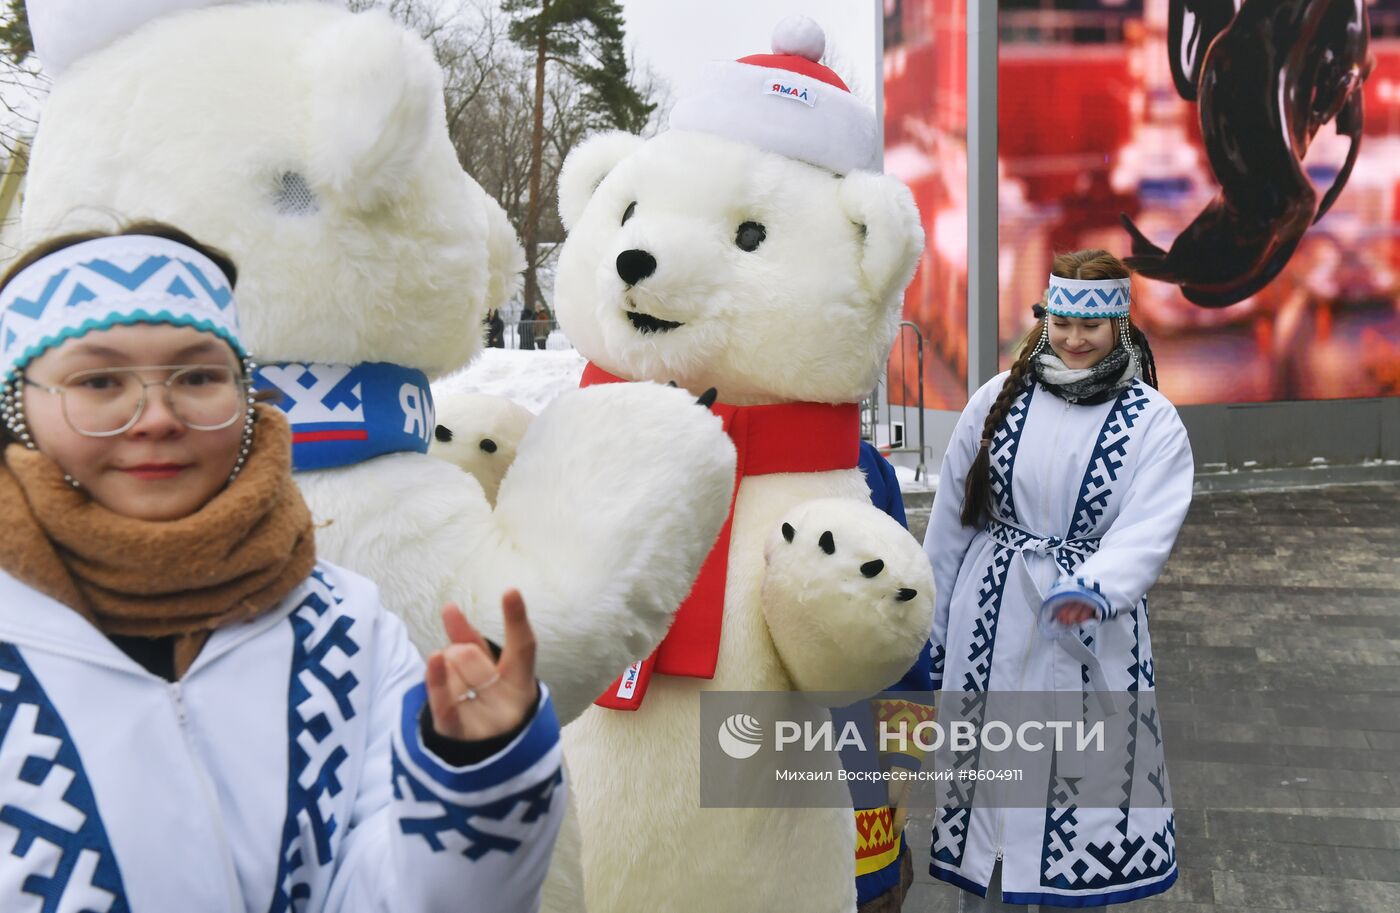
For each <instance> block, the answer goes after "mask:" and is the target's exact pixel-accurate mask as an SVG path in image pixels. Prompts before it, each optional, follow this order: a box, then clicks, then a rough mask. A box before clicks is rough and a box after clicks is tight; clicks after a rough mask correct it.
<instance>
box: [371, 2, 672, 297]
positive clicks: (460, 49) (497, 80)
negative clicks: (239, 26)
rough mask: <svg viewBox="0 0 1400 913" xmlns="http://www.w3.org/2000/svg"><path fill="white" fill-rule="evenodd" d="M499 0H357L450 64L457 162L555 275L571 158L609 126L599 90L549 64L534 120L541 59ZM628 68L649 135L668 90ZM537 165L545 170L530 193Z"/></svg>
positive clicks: (538, 265) (450, 124)
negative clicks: (517, 38) (561, 192)
mask: <svg viewBox="0 0 1400 913" xmlns="http://www.w3.org/2000/svg"><path fill="white" fill-rule="evenodd" d="M496 2H497V0H465V2H460V3H458V4H456V5H455V6H454V5H452V4H445V3H441V2H433V0H378V2H376V0H351V5H352V8H360V9H363V8H367V7H370V6H380V7H383V8H384V9H387V10H388V11H389V12H390V13H391V14H392V15H393V16H394V17H395V18H396V19H397V20H398V21H400V22H402V23H403V24H404V25H406V26H407V27H409V28H411V29H412V30H414V31H415V32H417V33H418V34H420V35H422V36H423V37H424V38H425V39H426V40H427V41H428V42H429V44H430V45H431V46H432V48H433V53H434V55H435V56H436V58H437V61H438V63H439V64H440V65H441V66H442V69H443V94H444V96H445V98H444V102H445V105H446V111H447V129H448V135H449V136H450V137H451V139H452V144H453V146H454V147H455V148H456V150H457V158H458V161H460V162H461V164H462V167H463V169H465V170H466V171H467V172H468V173H469V174H471V175H472V177H474V178H475V179H476V180H477V182H478V183H480V184H481V185H482V187H483V188H485V190H486V192H487V193H489V194H491V195H492V196H493V197H495V198H496V200H497V201H498V202H499V203H500V204H501V206H502V208H504V209H505V211H506V214H507V216H508V217H509V218H510V220H511V224H512V225H514V226H515V230H516V232H517V234H519V235H520V236H521V237H522V238H527V239H533V242H534V243H533V244H526V257H527V276H528V275H530V274H538V273H540V272H542V271H543V272H549V271H550V267H551V266H552V261H553V259H554V257H555V255H556V252H557V250H558V243H559V242H560V241H562V240H563V239H564V227H563V224H562V223H561V222H560V219H559V211H558V202H557V199H558V184H559V171H560V169H561V168H562V167H563V164H564V159H565V158H567V157H568V155H569V153H570V152H571V151H573V149H574V147H575V146H577V145H578V144H579V143H580V142H581V141H582V140H583V139H584V138H585V137H587V136H588V135H589V134H590V133H592V132H593V131H594V130H596V129H598V128H599V127H600V126H602V124H601V123H600V121H599V115H598V106H597V103H596V101H593V100H591V96H592V95H593V94H595V93H596V90H595V88H594V86H593V85H592V84H591V83H589V82H587V81H585V80H584V79H581V78H580V77H579V73H578V72H577V71H576V70H574V69H571V68H568V67H563V66H558V67H550V68H548V70H547V71H546V73H545V78H544V80H543V82H542V83H539V88H540V93H539V97H540V99H541V102H542V104H541V106H540V107H539V109H538V110H539V112H540V115H541V116H540V117H539V120H538V122H536V119H535V114H536V106H535V102H534V99H535V96H536V85H537V83H536V77H537V73H538V70H537V63H538V61H537V60H536V55H532V54H530V53H528V52H527V51H525V50H523V49H522V48H521V47H520V46H519V45H518V44H516V43H514V42H512V41H510V40H509V33H510V25H511V20H510V19H509V18H508V17H507V16H506V15H505V14H504V13H503V12H502V11H501V9H500V8H499V7H498V6H497V5H496ZM623 73H624V75H625V77H626V78H627V79H629V80H631V83H630V85H631V86H632V89H633V90H634V91H635V92H636V93H637V95H638V96H639V97H640V98H641V99H642V101H643V103H644V104H645V106H646V114H644V115H638V117H637V118H636V122H635V123H631V124H629V126H630V127H634V128H639V129H640V131H641V132H642V133H643V134H648V133H651V132H653V131H654V130H655V129H657V127H658V125H659V124H660V123H661V121H662V119H663V118H664V116H665V114H666V112H667V111H668V110H669V107H670V104H669V102H670V95H669V91H668V89H667V86H666V85H665V83H664V82H662V81H661V80H659V79H658V78H657V77H656V76H655V75H654V74H653V73H652V72H651V71H650V70H648V69H647V68H646V67H641V66H638V64H637V61H636V59H635V56H634V57H633V58H632V59H630V60H629V61H628V62H627V63H626V64H625V65H623ZM639 110H640V109H639ZM537 129H538V134H539V148H540V155H539V156H538V157H535V156H533V155H532V154H531V150H532V148H533V146H534V140H535V134H536V130H537ZM532 165H534V166H535V167H536V168H537V169H538V171H537V174H536V175H535V176H534V179H535V180H536V181H537V182H538V183H537V184H535V185H534V188H533V189H534V192H533V193H532V174H531V169H532ZM532 199H533V200H534V201H535V206H536V210H535V212H534V213H533V214H532V212H531V201H532ZM527 300H528V301H530V303H531V305H532V306H533V305H534V304H535V303H536V302H535V300H533V299H530V298H527Z"/></svg>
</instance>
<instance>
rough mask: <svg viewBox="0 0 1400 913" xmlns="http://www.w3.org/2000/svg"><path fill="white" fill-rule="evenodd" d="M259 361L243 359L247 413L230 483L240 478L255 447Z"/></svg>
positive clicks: (229, 477) (230, 474)
mask: <svg viewBox="0 0 1400 913" xmlns="http://www.w3.org/2000/svg"><path fill="white" fill-rule="evenodd" d="M257 367H258V365H257V362H255V361H253V359H251V358H244V359H243V376H244V377H246V378H248V390H247V414H246V415H245V416H244V418H243V440H242V442H241V443H240V444H239V445H238V462H236V463H234V464H233V472H231V473H229V476H228V480H229V484H233V480H234V479H236V478H238V474H239V473H240V472H242V471H243V464H244V463H246V462H248V454H249V452H250V451H252V449H253V424H254V423H255V422H256V421H257V418H258V415H257V411H256V410H255V409H254V408H253V406H254V405H255V404H256V402H257V401H256V400H255V399H254V396H253V393H254V390H253V381H252V379H253V372H254V371H256V370H257Z"/></svg>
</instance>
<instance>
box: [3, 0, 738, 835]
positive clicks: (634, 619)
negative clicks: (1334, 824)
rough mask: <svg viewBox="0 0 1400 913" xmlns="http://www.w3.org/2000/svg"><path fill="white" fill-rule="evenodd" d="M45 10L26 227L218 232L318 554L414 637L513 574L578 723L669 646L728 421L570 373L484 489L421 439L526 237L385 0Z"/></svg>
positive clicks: (715, 526)
mask: <svg viewBox="0 0 1400 913" xmlns="http://www.w3.org/2000/svg"><path fill="white" fill-rule="evenodd" d="M29 11H30V19H31V24H32V27H33V31H34V36H35V41H36V44H37V45H38V52H39V55H40V59H41V61H42V62H43V63H44V65H45V68H46V69H47V70H48V71H49V73H50V74H51V75H53V76H54V77H55V79H54V84H53V90H52V94H51V95H50V97H49V99H48V102H47V105H46V107H45V109H44V111H43V113H42V116H41V124H40V129H39V133H38V136H37V139H36V142H35V144H34V150H33V157H32V161H31V166H30V172H29V176H28V185H27V192H26V199H25V209H24V214H23V222H24V231H25V235H26V238H27V239H29V240H31V241H32V240H38V239H39V238H42V237H46V236H49V235H52V234H55V233H58V232H61V231H68V230H74V229H81V228H84V227H88V226H91V225H93V224H96V225H98V226H101V227H109V228H110V227H112V225H113V222H114V221H116V220H118V219H123V218H155V219H161V220H164V221H168V222H171V223H173V224H175V225H177V226H178V227H180V228H182V229H184V230H185V231H188V232H190V233H191V234H193V235H194V236H195V237H196V238H199V239H200V240H202V241H205V242H207V243H210V244H213V245H215V246H217V247H220V248H222V249H224V250H226V251H227V252H229V253H230V254H231V255H232V256H233V258H234V260H235V261H236V263H237V264H238V267H239V276H240V281H239V283H238V297H239V310H240V315H241V316H242V318H243V323H244V331H245V339H246V340H247V342H248V343H249V347H250V349H251V350H252V351H253V352H254V354H255V356H256V357H257V359H258V361H259V362H260V363H261V364H260V367H259V369H258V376H259V383H260V385H262V386H263V387H265V388H273V389H276V390H278V391H280V393H281V394H282V395H283V397H284V403H283V405H284V408H286V409H287V411H288V413H289V418H290V420H291V422H292V423H293V429H294V435H295V442H296V443H295V445H294V446H295V454H294V459H295V462H296V466H297V469H298V471H299V475H298V481H299V482H300V484H301V487H302V490H303V492H304V493H305V496H306V500H307V502H308V504H309V505H310V506H311V509H312V511H313V513H314V514H315V516H316V517H317V519H318V521H319V526H318V532H317V549H318V552H319V553H320V554H321V555H322V556H323V557H326V558H328V559H330V560H332V561H336V562H338V563H340V564H343V565H345V566H347V567H349V568H351V569H353V570H356V571H359V572H361V573H363V574H365V575H366V576H367V577H369V578H371V579H372V580H374V581H375V582H376V583H378V584H379V586H380V589H381V592H382V596H383V599H384V601H385V604H386V605H387V606H388V607H389V608H391V609H393V610H394V611H396V612H397V613H399V614H400V615H401V616H402V617H403V618H404V619H405V620H406V621H407V623H408V626H409V629H410V632H411V633H412V635H413V638H414V641H415V643H417V644H418V646H419V647H420V648H421V649H425V650H427V649H434V648H436V647H438V646H440V645H441V644H442V642H443V639H444V638H443V637H442V635H441V622H440V620H439V617H438V612H439V607H440V606H441V605H442V604H443V603H444V602H447V601H449V600H455V601H457V602H459V603H460V604H461V605H462V606H463V608H464V609H465V610H466V611H467V613H468V615H469V616H470V617H471V618H472V620H473V621H474V622H475V623H476V624H477V625H478V626H479V627H480V628H481V629H482V630H483V632H484V633H485V634H486V635H487V636H488V637H495V638H496V639H497V640H499V638H500V631H501V618H500V609H499V606H500V596H501V593H502V592H503V591H504V590H505V589H507V588H509V587H512V586H514V587H518V588H519V589H520V590H521V591H522V593H523V594H524V597H525V601H526V603H527V605H528V607H529V611H530V617H531V621H532V623H533V625H534V628H535V631H536V635H537V639H538V642H539V648H538V649H539V653H538V669H539V674H540V676H541V678H543V679H544V680H545V681H546V682H547V683H548V684H549V686H550V688H551V690H552V692H553V697H554V701H555V704H556V707H557V711H558V713H559V716H560V718H561V720H563V721H568V720H569V719H571V718H573V717H576V716H577V715H578V714H579V713H580V712H582V711H583V709H584V708H586V707H587V706H588V705H589V703H590V702H591V701H592V700H593V698H595V697H596V696H597V695H598V694H599V693H600V692H601V691H602V690H603V689H604V687H605V686H606V685H607V684H608V682H609V681H611V680H612V679H613V678H615V677H616V676H617V675H618V673H619V672H620V671H621V670H622V669H624V668H625V667H626V666H627V664H628V663H629V662H631V661H632V659H633V658H635V657H636V656H638V655H645V654H646V653H648V652H650V651H651V650H652V649H653V648H654V647H655V646H656V645H657V644H658V643H659V642H660V641H661V639H662V637H663V635H664V634H665V632H666V630H667V628H668V627H669V625H670V623H671V620H672V618H673V617H674V614H675V611H676V608H677V606H679V605H680V603H681V601H682V600H683V599H684V597H685V595H686V593H687V592H688V590H689V589H690V586H691V584H692V582H693V580H694V577H695V574H696V572H697V570H698V569H699V567H700V566H701V563H702V562H703V560H704V558H705V555H706V553H707V552H708V551H709V549H710V547H711V546H712V544H713V543H714V541H715V538H716V535H717V534H718V532H719V530H720V529H721V527H722V525H723V523H724V520H725V513H726V510H727V505H728V501H729V496H730V493H731V491H732V490H733V485H734V451H733V447H732V445H731V444H730V442H729V440H728V439H727V438H726V436H725V435H724V433H723V431H722V428H721V423H720V420H719V419H718V418H717V417H715V416H714V415H713V414H711V413H710V412H709V411H708V410H707V409H706V408H704V406H703V405H697V404H696V395H695V394H693V393H688V392H686V391H685V390H682V389H669V388H667V387H666V386H664V385H660V384H627V385H624V386H618V387H616V388H599V389H597V390H582V391H577V392H574V393H570V394H568V395H566V396H564V397H561V398H560V399H558V400H556V401H555V402H554V403H552V404H551V405H550V407H549V408H547V409H546V410H544V412H543V413H542V414H541V415H539V416H538V417H537V418H535V419H534V420H533V422H531V423H530V426H529V428H528V430H527V431H525V432H524V434H523V436H522V437H521V438H520V440H519V445H518V452H517V453H516V454H515V459H514V464H513V466H512V467H511V469H510V471H509V474H508V475H507V476H506V477H505V478H504V479H503V480H501V482H500V486H499V491H498V492H497V493H496V497H495V506H494V509H493V507H492V504H491V503H490V502H489V501H488V499H487V497H486V496H485V494H484V492H483V490H482V486H481V485H480V484H478V483H477V481H476V480H475V479H473V478H472V477H471V476H470V475H468V474H467V473H465V472H463V471H462V470H461V469H460V468H458V467H457V466H455V465H452V464H450V463H448V462H446V461H443V460H439V459H435V458H433V457H431V456H429V455H427V452H426V451H427V449H428V444H429V442H430V440H431V439H432V436H433V430H434V427H435V421H434V415H433V408H432V403H431V394H430V390H429V378H430V377H435V376H438V375H441V374H443V373H445V372H448V371H452V370H456V369H458V368H460V367H462V366H463V365H465V364H466V363H467V362H468V361H469V360H471V359H472V358H473V356H474V355H476V353H477V352H478V351H479V350H480V348H481V344H482V339H481V336H482V332H481V328H482V318H483V316H484V315H485V313H486V311H487V309H488V308H494V307H498V306H499V305H500V304H501V303H502V302H503V301H504V299H505V298H506V297H508V295H509V294H510V293H511V291H512V290H513V289H514V288H515V287H516V283H517V281H518V276H517V273H518V272H519V270H520V268H521V266H522V263H523V256H522V254H521V251H520V249H519V246H518V243H517V242H516V239H515V236H514V233H513V232H512V230H511V228H510V226H509V224H508V222H507V221H506V219H505V216H504V214H503V212H502V211H501V209H500V207H499V206H498V205H497V204H496V203H495V202H494V201H493V200H491V199H490V198H489V197H487V195H486V194H485V193H484V192H483V191H482V190H481V188H480V187H479V186H478V185H477V184H476V183H475V182H474V181H473V180H472V179H471V178H470V177H469V176H467V175H466V174H464V173H463V172H462V170H461V167H460V166H459V164H458V161H457V158H456V155H455V153H454V151H453V148H452V145H451V143H450V141H449V138H448V135H447V129H446V124H445V117H444V110H443V96H442V83H441V71H440V70H439V69H438V67H437V65H436V64H435V62H434V61H433V58H432V54H431V52H430V50H429V49H428V48H427V46H426V45H425V44H424V43H423V42H422V41H421V40H419V39H418V38H417V37H416V36H413V35H410V34H408V33H407V32H405V31H404V30H403V29H401V28H400V27H399V26H397V25H396V24H395V23H394V22H393V21H392V20H391V19H390V18H389V17H388V16H387V15H386V14H384V13H382V12H369V13H363V14H351V13H349V12H347V11H346V10H344V9H342V8H339V7H337V6H335V5H330V4H323V3H314V2H289V3H247V4H220V3H210V2H208V0H139V2H138V0H122V2H120V3H117V2H112V0H50V2H45V0H30V2H29ZM664 379H665V378H663V380H664ZM565 843H567V835H566V838H564V839H562V840H561V846H563V845H564V844H565Z"/></svg>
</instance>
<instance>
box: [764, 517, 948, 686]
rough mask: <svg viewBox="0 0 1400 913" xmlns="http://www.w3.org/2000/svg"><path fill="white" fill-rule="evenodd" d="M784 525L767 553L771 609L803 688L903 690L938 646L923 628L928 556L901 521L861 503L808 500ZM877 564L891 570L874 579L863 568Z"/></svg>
mask: <svg viewBox="0 0 1400 913" xmlns="http://www.w3.org/2000/svg"><path fill="white" fill-rule="evenodd" d="M783 524H784V525H780V526H779V527H778V528H777V529H774V530H772V531H770V532H769V534H768V542H767V543H766V547H765V549H764V558H765V561H766V565H767V569H766V571H765V573H764V576H763V597H762V603H763V614H764V618H765V619H766V620H767V622H768V633H769V634H770V635H771V636H772V638H773V646H774V647H776V648H777V650H778V656H779V657H780V658H781V659H782V661H783V666H784V667H785V668H786V669H787V671H788V674H789V675H791V676H792V680H793V683H794V684H795V685H796V686H797V687H798V688H801V689H802V690H803V691H847V692H858V693H861V694H874V693H876V692H878V691H880V690H881V689H883V688H887V687H889V685H890V684H891V683H892V682H896V681H898V680H899V679H900V677H901V676H903V675H904V673H905V671H906V670H907V669H908V668H909V665H910V661H911V660H910V657H912V656H914V655H917V653H918V652H919V648H920V647H922V646H923V644H924V642H925V641H926V640H927V639H928V634H929V628H927V627H920V625H922V624H923V623H924V621H925V620H929V621H931V620H932V618H933V578H932V576H931V571H930V568H929V563H928V557H927V556H926V555H925V554H924V550H923V549H922V548H919V547H918V543H917V542H915V541H914V539H913V537H912V536H910V535H909V534H908V533H907V532H905V530H904V527H902V526H900V525H899V523H897V522H896V521H895V520H894V519H892V518H891V517H889V516H888V515H886V514H884V513H882V512H880V511H878V510H871V509H870V504H869V503H862V502H860V501H855V500H842V499H839V498H823V499H819V500H815V501H806V502H804V503H802V504H800V505H798V506H797V507H796V508H795V509H793V510H792V511H791V512H790V513H788V514H787V516H785V517H784V518H783ZM788 529H791V530H792V531H793V537H792V540H791V541H789V540H788V538H787V530H788ZM823 537H829V538H827V539H825V542H826V543H827V544H828V545H830V547H831V548H832V552H831V553H830V554H828V553H827V552H826V550H825V548H824V547H823V545H822V543H823V541H824V539H823ZM876 561H878V562H880V563H881V564H882V565H883V567H881V568H880V569H879V570H878V571H877V572H876V573H874V574H873V575H871V576H869V577H867V576H866V575H865V573H864V572H863V571H862V566H863V565H866V564H867V563H873V562H876ZM852 607H856V608H858V609H859V611H854V612H853V611H852Z"/></svg>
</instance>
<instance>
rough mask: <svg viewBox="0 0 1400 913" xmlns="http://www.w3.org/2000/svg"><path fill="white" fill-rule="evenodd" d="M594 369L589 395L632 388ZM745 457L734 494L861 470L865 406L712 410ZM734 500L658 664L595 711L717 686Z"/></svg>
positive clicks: (616, 686) (616, 685)
mask: <svg viewBox="0 0 1400 913" xmlns="http://www.w3.org/2000/svg"><path fill="white" fill-rule="evenodd" d="M625 382H626V381H625V379H624V378H621V377H617V376H615V375H612V374H609V373H608V372H607V371H604V370H603V369H602V368H600V367H598V366H597V365H595V364H593V363H592V362H590V363H589V364H588V367H586V368H584V371H583V379H582V381H580V382H579V386H581V387H591V386H593V385H594V384H613V383H625ZM711 411H713V412H714V413H715V414H716V415H718V416H719V417H720V418H721V419H722V420H723V421H724V430H725V433H727V434H728V435H729V437H730V438H731V439H732V440H733V441H734V449H735V450H736V451H737V452H738V472H737V475H736V478H735V486H734V493H735V495H737V494H738V492H739V487H738V486H739V483H740V482H742V481H743V479H744V477H745V476H758V475H767V474H769V473H775V472H830V471H832V470H836V469H854V468H855V467H856V465H857V464H858V463H859V461H860V406H859V405H858V404H856V403H844V404H842V405H837V406H833V405H830V404H827V403H777V404H774V405H765V406H730V405H726V404H724V403H715V404H714V406H713V407H712V409H711ZM733 522H734V499H733V496H731V497H730V501H729V517H728V519H726V520H725V521H724V528H723V529H721V530H720V533H719V538H718V539H717V540H716V541H715V545H714V548H713V549H711V550H710V554H709V555H708V556H707V557H706V558H705V564H704V565H703V566H702V567H701V568H700V575H699V576H698V577H696V579H695V586H694V587H692V588H691V591H690V595H689V596H687V597H686V600H685V602H684V603H682V604H681V607H680V609H679V610H678V611H677V612H676V620H675V622H674V623H672V625H671V630H670V631H669V632H667V634H666V638H665V640H663V641H661V645H660V646H659V647H657V648H656V652H654V653H653V654H652V655H651V656H649V657H647V658H646V659H644V660H641V661H639V662H635V663H633V664H632V665H631V666H628V667H627V671H626V672H624V673H623V674H622V675H621V676H619V677H618V679H617V681H615V682H613V684H612V685H611V686H610V687H609V688H608V690H607V691H605V692H604V693H603V695H602V696H601V697H599V698H598V699H597V700H596V701H594V703H596V704H597V705H598V706H600V707H607V708H609V709H611V710H636V709H637V708H638V707H640V706H641V704H642V698H643V697H644V696H645V695H646V691H647V685H648V684H650V682H651V677H652V675H653V674H657V673H659V674H662V675H683V676H689V677H691V678H713V677H714V674H715V664H716V663H717V662H718V661H719V635H720V628H721V625H722V624H723V621H724V588H725V581H726V579H727V578H728V571H729V532H730V526H731V525H732V524H733Z"/></svg>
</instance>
